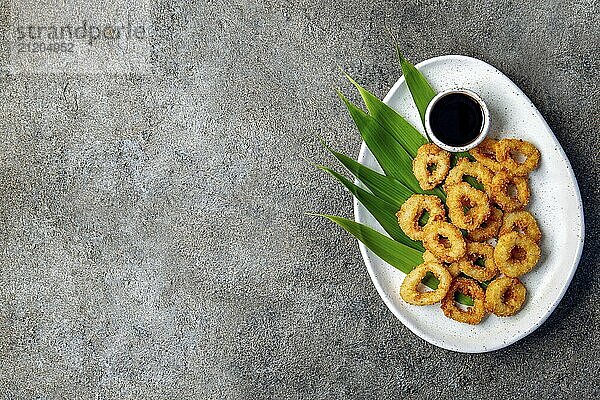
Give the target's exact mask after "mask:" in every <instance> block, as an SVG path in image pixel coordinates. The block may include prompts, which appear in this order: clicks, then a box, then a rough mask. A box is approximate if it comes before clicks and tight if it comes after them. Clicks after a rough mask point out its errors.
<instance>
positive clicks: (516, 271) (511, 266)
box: [494, 232, 541, 278]
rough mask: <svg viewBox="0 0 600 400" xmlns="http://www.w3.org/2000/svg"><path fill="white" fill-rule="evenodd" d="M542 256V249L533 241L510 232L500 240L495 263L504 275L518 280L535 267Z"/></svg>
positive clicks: (495, 251)
mask: <svg viewBox="0 0 600 400" xmlns="http://www.w3.org/2000/svg"><path fill="white" fill-rule="evenodd" d="M540 254H541V252H540V247H539V246H538V245H537V243H535V242H534V241H533V240H531V239H529V238H528V237H525V236H523V235H521V234H519V233H518V232H510V233H507V234H506V235H502V236H500V237H499V238H498V243H497V244H496V247H495V249H494V261H495V262H496V266H497V267H498V269H499V270H500V272H502V273H503V274H504V275H506V276H509V277H511V278H518V277H519V276H521V275H523V274H526V273H527V272H529V271H531V270H532V269H533V267H535V265H536V264H537V262H538V261H539V260H540Z"/></svg>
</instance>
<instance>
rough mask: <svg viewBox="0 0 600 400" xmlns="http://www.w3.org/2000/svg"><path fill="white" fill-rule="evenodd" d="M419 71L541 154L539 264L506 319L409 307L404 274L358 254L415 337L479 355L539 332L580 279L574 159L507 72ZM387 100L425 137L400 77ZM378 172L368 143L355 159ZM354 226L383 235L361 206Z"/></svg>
mask: <svg viewBox="0 0 600 400" xmlns="http://www.w3.org/2000/svg"><path fill="white" fill-rule="evenodd" d="M416 67H417V69H419V71H421V72H422V73H423V75H424V76H425V77H426V78H427V79H428V80H429V82H430V83H431V85H432V86H433V88H434V89H435V90H436V91H441V90H444V89H449V88H457V87H461V88H467V89H471V90H473V91H475V92H476V93H478V94H479V95H480V96H481V97H482V98H483V100H484V101H485V102H486V104H487V105H488V107H489V109H490V113H491V121H492V126H491V132H492V133H491V135H490V136H491V137H492V138H503V137H516V138H520V139H524V140H527V141H529V142H531V143H533V144H534V145H535V146H536V147H537V148H538V149H539V150H540V151H541V153H542V159H541V162H540V165H539V167H538V168H537V169H536V170H535V171H534V172H532V173H531V175H530V187H531V193H532V196H531V201H530V204H529V207H528V209H529V211H530V212H531V213H532V214H533V215H534V216H535V217H536V219H537V220H538V223H539V225H540V229H541V230H542V233H543V239H542V242H541V244H540V246H541V249H542V258H541V260H540V262H539V263H538V265H537V266H536V268H535V269H534V270H533V271H531V272H530V273H528V274H526V275H525V276H524V277H522V281H523V282H524V284H525V286H526V287H527V291H528V292H527V302H526V304H525V306H524V307H523V309H522V310H521V311H520V312H519V313H517V314H516V315H514V316H512V317H509V318H500V317H496V316H494V315H489V316H487V317H486V318H485V319H484V320H483V321H482V322H481V324H479V325H475V326H471V325H467V324H462V323H459V322H456V321H454V320H451V319H449V318H446V317H445V316H444V315H443V313H442V311H441V310H440V305H439V304H435V305H432V306H424V307H418V306H412V305H409V304H407V303H405V302H404V301H402V299H401V298H400V296H399V289H400V284H401V283H402V280H403V279H404V276H405V275H404V274H403V273H402V272H400V271H398V270H397V269H395V268H393V267H392V266H390V265H389V264H387V263H386V262H384V261H382V260H381V259H380V258H379V257H377V256H376V255H375V254H373V253H372V252H371V251H370V250H369V249H367V248H366V247H365V246H364V245H363V244H362V243H361V244H360V250H361V253H362V255H363V258H364V260H365V264H366V265H367V269H368V271H369V274H370V275H371V279H372V280H373V283H374V284H375V287H376V288H377V291H378V292H379V294H380V295H381V297H382V299H383V300H384V302H385V304H386V305H387V306H388V308H389V309H390V310H391V311H392V312H393V313H394V315H396V317H398V319H400V321H402V323H403V324H404V325H406V327H408V328H409V329H410V330H411V331H412V332H414V333H415V334H416V335H418V336H420V337H421V338H423V339H425V340H426V341H428V342H430V343H432V344H434V345H436V346H439V347H443V348H445V349H448V350H453V351H459V352H465V353H481V352H486V351H492V350H497V349H500V348H502V347H506V346H508V345H510V344H511V343H514V342H516V341H517V340H519V339H521V338H523V337H525V336H527V335H528V334H530V333H531V332H533V331H534V330H535V329H536V328H537V327H539V326H540V325H541V324H542V323H543V322H544V321H545V320H546V318H548V316H549V315H550V314H551V313H552V311H553V310H554V308H556V306H557V305H558V303H559V301H560V299H561V298H562V296H563V295H564V293H565V291H566V289H567V287H568V286H569V283H570V282H571V278H572V277H573V274H574V273H575V269H576V268H577V264H578V262H579V258H580V256H581V250H582V248H583V238H584V224H583V207H582V204H581V196H580V194H579V188H578V186H577V181H576V180H575V176H574V175H573V171H572V169H571V165H570V163H569V160H568V159H567V157H566V156H565V153H564V151H563V150H562V148H561V146H560V144H559V143H558V141H557V140H556V138H555V136H554V134H553V133H552V131H551V130H550V128H549V127H548V125H547V124H546V121H545V120H544V118H543V117H542V115H541V114H540V113H539V111H538V110H537V109H536V108H535V106H534V105H533V104H532V103H531V101H530V100H529V99H528V98H527V96H525V94H523V92H522V91H521V90H520V89H519V88H518V87H517V86H516V85H515V84H514V83H513V82H512V81H511V80H510V79H509V78H507V77H506V76H505V75H504V74H502V73H501V72H500V71H498V70H497V69H496V68H494V67H492V66H491V65H489V64H487V63H485V62H483V61H480V60H477V59H474V58H470V57H464V56H443V57H436V58H432V59H429V60H427V61H423V62H422V63H420V64H417V65H416ZM384 102H385V103H387V104H388V105H389V106H390V107H392V108H394V109H395V110H397V111H398V112H399V113H400V114H401V115H402V116H404V117H405V118H406V119H407V120H408V121H409V122H410V123H412V124H413V125H414V126H415V127H419V129H420V130H421V132H423V129H422V125H421V120H420V118H419V113H418V111H417V109H416V107H415V105H414V103H413V101H412V98H411V96H410V92H409V90H408V87H407V86H406V82H405V81H404V78H403V77H402V78H400V80H398V82H396V84H395V85H394V87H393V88H392V90H390V92H389V93H388V95H387V96H386V97H385V99H384ZM358 161H359V162H361V163H362V164H364V165H366V166H368V167H371V168H373V169H376V170H378V171H381V169H380V168H379V165H378V164H377V161H376V160H375V158H374V157H373V155H372V154H371V152H370V151H369V149H368V148H367V147H366V146H365V144H364V143H363V145H362V148H361V151H360V156H359V159H358ZM354 213H355V218H356V221H358V222H361V223H364V224H366V225H369V226H371V227H373V228H375V229H377V230H378V231H380V232H384V231H383V229H382V228H381V226H380V225H379V224H378V223H377V221H376V220H375V219H374V218H373V217H372V216H371V214H369V212H368V211H367V210H366V209H365V208H364V207H363V206H362V205H360V204H359V203H358V202H357V201H356V200H355V203H354Z"/></svg>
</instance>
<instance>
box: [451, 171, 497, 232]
mask: <svg viewBox="0 0 600 400" xmlns="http://www.w3.org/2000/svg"><path fill="white" fill-rule="evenodd" d="M446 193H447V195H448V196H447V197H446V206H448V216H449V217H450V220H451V221H452V223H453V224H454V225H456V226H457V227H459V228H461V229H466V230H467V231H472V230H475V229H477V228H479V226H480V225H481V224H482V222H483V221H485V220H486V219H487V217H488V216H489V215H490V201H489V199H488V196H487V195H486V194H485V193H484V192H482V191H481V190H477V189H475V188H474V187H473V186H471V185H469V184H468V183H466V182H461V183H457V184H455V185H452V186H450V187H448V189H447V192H446ZM465 207H469V210H468V211H467V212H466V213H465Z"/></svg>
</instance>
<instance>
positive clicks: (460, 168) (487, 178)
mask: <svg viewBox="0 0 600 400" xmlns="http://www.w3.org/2000/svg"><path fill="white" fill-rule="evenodd" d="M465 176H471V177H473V178H475V179H477V180H478V181H479V182H480V183H481V184H482V185H483V188H484V189H485V191H486V192H489V191H490V189H491V186H492V171H490V170H489V169H487V168H486V167H485V166H484V165H483V164H481V163H478V162H470V161H469V160H468V159H466V158H460V159H459V160H458V162H457V163H456V165H455V166H454V168H452V169H451V170H450V173H449V174H448V177H447V178H446V182H445V183H444V190H446V191H448V189H447V188H449V187H450V186H452V185H455V184H457V183H462V182H463V178H464V177H465Z"/></svg>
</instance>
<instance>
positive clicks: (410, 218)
mask: <svg viewBox="0 0 600 400" xmlns="http://www.w3.org/2000/svg"><path fill="white" fill-rule="evenodd" d="M425 211H427V212H428V213H429V219H428V220H427V223H426V224H425V226H427V225H429V224H430V223H431V222H433V221H443V220H445V219H446V210H445V209H444V205H443V204H442V201H441V200H440V198H439V197H437V196H427V195H423V194H413V195H412V196H410V197H409V198H408V199H407V200H406V201H405V202H404V204H402V207H400V211H398V212H397V213H396V217H398V225H400V228H402V230H403V231H404V233H405V234H406V236H408V237H409V238H411V239H412V240H423V228H424V227H425V226H423V227H421V226H420V225H419V218H421V216H422V215H423V213H424V212H425Z"/></svg>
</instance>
